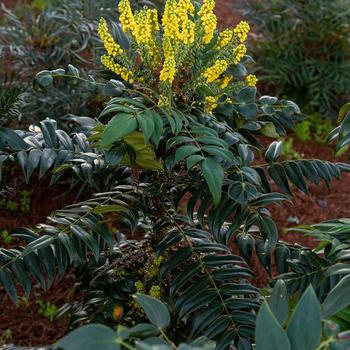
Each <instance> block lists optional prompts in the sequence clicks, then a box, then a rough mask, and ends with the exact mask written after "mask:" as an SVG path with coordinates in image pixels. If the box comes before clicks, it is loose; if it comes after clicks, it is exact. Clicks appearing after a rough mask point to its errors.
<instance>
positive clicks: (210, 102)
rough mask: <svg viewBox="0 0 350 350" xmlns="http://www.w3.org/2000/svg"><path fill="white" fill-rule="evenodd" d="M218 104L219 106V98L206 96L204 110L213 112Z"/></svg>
mask: <svg viewBox="0 0 350 350" xmlns="http://www.w3.org/2000/svg"><path fill="white" fill-rule="evenodd" d="M217 106H218V104H217V99H216V98H215V97H214V96H207V97H206V98H205V109H204V110H205V111H206V112H207V113H211V112H212V111H213V110H214V109H215V108H216V107H217Z"/></svg>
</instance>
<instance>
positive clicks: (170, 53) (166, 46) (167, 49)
mask: <svg viewBox="0 0 350 350" xmlns="http://www.w3.org/2000/svg"><path fill="white" fill-rule="evenodd" d="M163 53H164V58H165V59H167V58H169V57H174V56H175V50H174V48H173V45H172V44H171V41H170V39H169V38H168V37H167V36H165V37H163Z"/></svg>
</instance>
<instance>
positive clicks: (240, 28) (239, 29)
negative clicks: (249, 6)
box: [233, 21, 250, 43]
mask: <svg viewBox="0 0 350 350" xmlns="http://www.w3.org/2000/svg"><path fill="white" fill-rule="evenodd" d="M233 31H234V33H235V34H236V35H237V37H238V40H239V41H240V42H241V43H244V42H245V41H246V40H247V37H248V33H249V31H250V27H249V24H248V23H247V22H245V21H241V22H239V23H238V25H237V26H236V28H235V29H234V30H233Z"/></svg>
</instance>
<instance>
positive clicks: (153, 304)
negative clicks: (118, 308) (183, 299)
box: [133, 294, 170, 329]
mask: <svg viewBox="0 0 350 350" xmlns="http://www.w3.org/2000/svg"><path fill="white" fill-rule="evenodd" d="M133 297H134V299H135V301H136V302H137V303H138V304H140V305H141V307H142V308H143V309H144V311H145V313H146V316H147V318H148V319H149V321H150V322H151V323H152V324H153V325H155V326H156V327H158V328H160V329H165V328H167V327H168V326H169V324H170V314H169V311H168V309H167V307H166V306H165V304H163V303H162V302H161V301H159V300H158V299H155V298H152V297H150V296H148V295H143V294H136V295H134V296H133Z"/></svg>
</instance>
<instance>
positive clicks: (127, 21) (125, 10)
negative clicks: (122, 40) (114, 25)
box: [118, 0, 136, 33]
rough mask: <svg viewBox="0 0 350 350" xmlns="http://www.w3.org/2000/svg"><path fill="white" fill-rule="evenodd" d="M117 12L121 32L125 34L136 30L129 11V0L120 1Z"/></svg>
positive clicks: (132, 16) (133, 19)
mask: <svg viewBox="0 0 350 350" xmlns="http://www.w3.org/2000/svg"><path fill="white" fill-rule="evenodd" d="M118 11H119V14H120V16H119V21H120V23H121V25H122V28H123V31H124V32H125V33H128V32H131V33H133V32H134V30H135V28H136V22H135V18H134V15H133V13H132V10H131V5H130V1H129V0H120V2H119V4H118Z"/></svg>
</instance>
